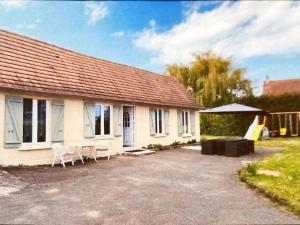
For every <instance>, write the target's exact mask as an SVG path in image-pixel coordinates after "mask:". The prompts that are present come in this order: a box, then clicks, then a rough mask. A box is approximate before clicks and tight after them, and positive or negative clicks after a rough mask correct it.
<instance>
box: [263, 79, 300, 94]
mask: <svg viewBox="0 0 300 225" xmlns="http://www.w3.org/2000/svg"><path fill="white" fill-rule="evenodd" d="M263 94H264V95H282V94H300V78H296V79H288V80H268V81H265V83H264V90H263Z"/></svg>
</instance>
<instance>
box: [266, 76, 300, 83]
mask: <svg viewBox="0 0 300 225" xmlns="http://www.w3.org/2000/svg"><path fill="white" fill-rule="evenodd" d="M293 80H300V77H299V78H290V79H276V80H268V82H274V81H275V82H277V81H283V82H286V81H293Z"/></svg>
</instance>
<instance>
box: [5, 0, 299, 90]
mask: <svg viewBox="0 0 300 225" xmlns="http://www.w3.org/2000/svg"><path fill="white" fill-rule="evenodd" d="M0 28H1V29H5V30H9V31H12V32H16V33H19V34H23V35H26V36H29V37H32V38H36V39H39V40H42V41H46V42H48V43H52V44H55V45H58V46H61V47H64V48H67V49H71V50H74V51H77V52H80V53H83V54H87V55H91V56H95V57H98V58H102V59H106V60H110V61H114V62H118V63H122V64H127V65H130V66H134V67H138V68H142V69H146V70H150V71H153V72H156V73H161V74H163V73H164V71H165V66H166V65H167V64H173V63H178V64H189V63H191V61H192V60H193V57H194V55H195V54H197V53H202V52H206V51H212V52H215V53H217V54H220V55H221V56H224V57H230V58H231V59H232V61H233V66H234V67H243V68H245V69H246V77H247V78H249V79H251V80H252V81H253V87H254V91H255V93H256V94H260V93H261V90H262V85H263V81H264V80H265V79H266V77H269V79H271V80H274V79H288V78H297V77H298V78H299V77H300V63H299V62H300V1H294V2H293V1H277V2H276V1H264V2H258V1H239V2H236V1H234V2H212V1H210V2H207V1H204V2H201V1H196V2H181V1H174V2H170V1H152V2H150V1H141V2H138V1H133V2H130V1H125V2H118V1H104V2H101V1H66V2H64V1H20V0H9V1H3V0H1V1H0Z"/></svg>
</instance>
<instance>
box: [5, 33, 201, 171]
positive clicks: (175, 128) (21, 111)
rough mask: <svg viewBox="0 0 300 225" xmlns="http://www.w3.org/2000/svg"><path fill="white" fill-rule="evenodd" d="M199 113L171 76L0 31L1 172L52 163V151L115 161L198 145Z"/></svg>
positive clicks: (194, 101)
mask: <svg viewBox="0 0 300 225" xmlns="http://www.w3.org/2000/svg"><path fill="white" fill-rule="evenodd" d="M198 110H199V105H198V104H197V102H196V100H195V99H194V98H193V96H192V95H191V94H190V93H189V91H188V90H186V88H184V86H183V85H182V84H180V83H179V82H178V81H176V80H175V79H173V78H171V77H169V76H163V75H159V74H155V73H152V72H149V71H145V70H142V69H137V68H133V67H130V66H127V65H122V64H119V63H113V62H110V61H106V60H102V59H98V58H94V57H90V56H86V55H83V54H80V53H76V52H73V51H70V50H66V49H63V48H60V47H57V46H54V45H51V44H48V43H45V42H41V41H38V40H34V39H31V38H28V37H24V36H22V35H18V34H15V33H11V32H8V31H4V30H0V164H1V165H6V166H7V165H20V164H22V165H38V164H48V163H51V161H52V158H53V154H52V151H51V144H52V143H56V142H62V143H64V144H65V145H68V144H74V143H78V142H93V141H95V140H100V141H101V140H109V142H110V148H111V151H112V152H113V154H117V153H123V152H124V151H125V150H126V149H137V148H141V147H143V146H147V145H149V144H162V145H169V144H172V143H173V142H175V141H181V142H187V141H190V140H192V139H196V140H198V141H199V138H200V129H199V114H198Z"/></svg>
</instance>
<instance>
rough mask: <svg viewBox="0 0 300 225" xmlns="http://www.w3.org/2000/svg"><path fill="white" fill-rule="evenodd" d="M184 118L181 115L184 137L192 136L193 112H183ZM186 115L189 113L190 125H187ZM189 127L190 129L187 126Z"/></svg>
mask: <svg viewBox="0 0 300 225" xmlns="http://www.w3.org/2000/svg"><path fill="white" fill-rule="evenodd" d="M182 113H183V117H182V114H181V119H182V120H183V121H182V126H183V135H184V136H190V135H191V111H189V110H182ZM186 113H188V124H186ZM187 125H188V129H186V126H187Z"/></svg>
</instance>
